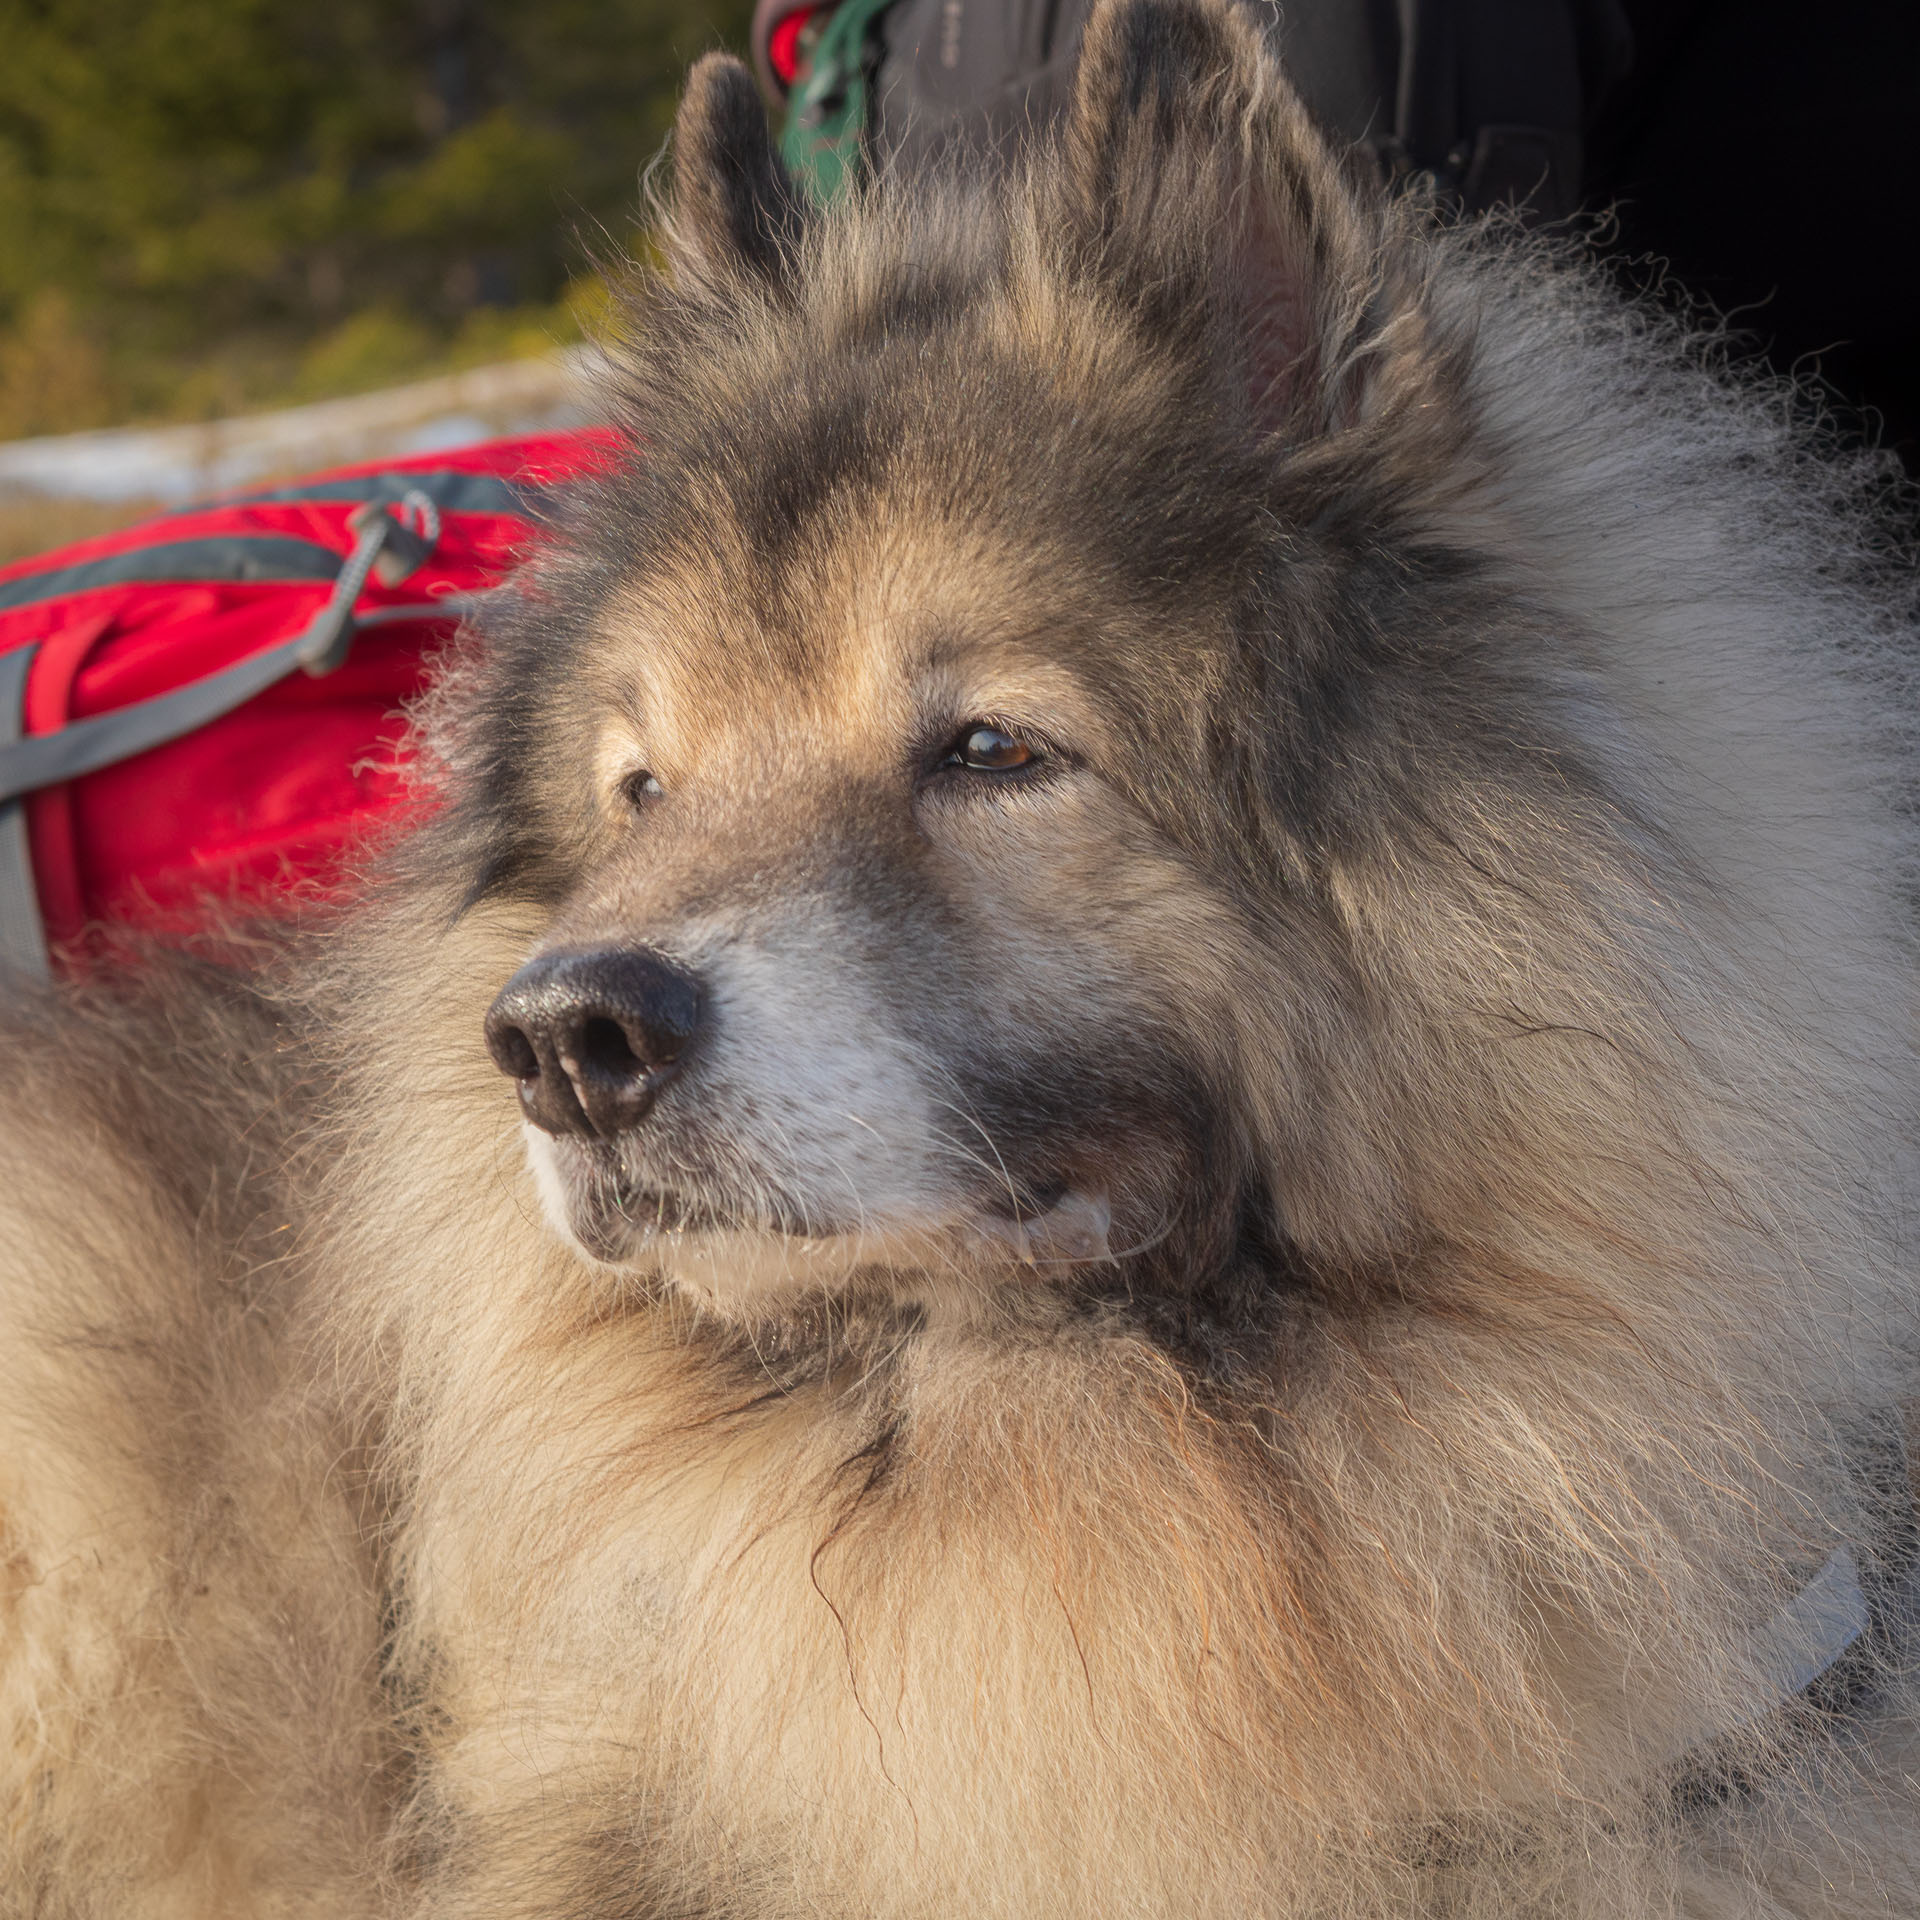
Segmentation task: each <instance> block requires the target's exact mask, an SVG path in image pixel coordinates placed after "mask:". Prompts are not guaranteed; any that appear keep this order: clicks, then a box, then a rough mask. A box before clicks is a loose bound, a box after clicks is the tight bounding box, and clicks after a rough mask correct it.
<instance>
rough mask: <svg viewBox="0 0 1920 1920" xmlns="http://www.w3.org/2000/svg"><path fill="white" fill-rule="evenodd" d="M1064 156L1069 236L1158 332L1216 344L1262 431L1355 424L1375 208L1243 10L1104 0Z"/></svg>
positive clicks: (1374, 267)
mask: <svg viewBox="0 0 1920 1920" xmlns="http://www.w3.org/2000/svg"><path fill="white" fill-rule="evenodd" d="M1064 158H1065V161H1066V167H1065V171H1064V187H1065V192H1066V195H1067V202H1068V204H1067V206H1066V209H1065V219H1066V221H1067V223H1068V226H1069V230H1070V233H1071V234H1072V236H1073V238H1074V239H1075V241H1076V242H1077V244H1078V247H1079V250H1080V251H1081V254H1082V257H1083V258H1086V259H1088V260H1089V261H1090V263H1091V265H1092V268H1093V270H1094V271H1095V272H1096V273H1097V274H1098V275H1099V276H1100V277H1101V278H1102V279H1104V280H1105V281H1106V282H1107V283H1108V285H1109V286H1110V287H1111V288H1113V289H1114V290H1116V291H1118V292H1119V293H1120V295H1121V297H1122V298H1123V300H1124V301H1125V303H1126V304H1127V306H1128V308H1129V310H1130V311H1132V312H1133V313H1134V314H1135V315H1136V316H1137V317H1138V318H1139V319H1140V320H1141V321H1142V322H1143V323H1144V324H1146V325H1147V326H1149V327H1151V328H1154V329H1156V330H1157V331H1161V332H1164V334H1165V336H1166V337H1167V339H1168V341H1169V342H1170V343H1172V344H1179V343H1190V342H1193V341H1195V340H1196V338H1201V337H1204V338H1205V340H1206V343H1207V350H1208V352H1209V353H1210V354H1211V355H1212V356H1213V358H1214V360H1215V363H1216V364H1229V365H1233V366H1235V367H1237V368H1238V370H1239V373H1240V376H1241V378H1242V379H1243V381H1244V383H1245V392H1246V397H1247V400H1248V403H1249V405H1250V407H1251V409H1252V412H1253V414H1254V416H1255V418H1256V419H1257V421H1258V422H1259V424H1260V425H1261V426H1262V427H1263V428H1265V429H1268V430H1282V429H1286V430H1291V431H1294V432H1306V433H1312V432H1314V431H1326V430H1329V429H1332V428H1335V427H1337V426H1338V425H1340V424H1343V423H1345V422H1346V421H1349V420H1351V418H1352V417H1353V415H1354V413H1355V411H1356V409H1357V407H1358V404H1359V391H1358V389H1359V385H1360V382H1361V380H1362V378H1363V377H1364V376H1363V372H1362V370H1361V366H1360V360H1361V359H1363V358H1364V356H1363V355H1359V353H1358V350H1359V348H1360V347H1361V344H1362V341H1363V339H1364V336H1365V333H1366V330H1367V328H1368V325H1369V321H1370V318H1371V317H1372V316H1373V309H1374V302H1375V294H1376V292H1377V290H1378V284H1379V281H1378V274H1379V267H1378V261H1379V255H1380V243H1379V226H1378V218H1377V214H1376V211H1375V209H1374V208H1373V207H1372V206H1371V204H1370V203H1369V202H1368V201H1367V200H1366V199H1365V197H1364V196H1363V195H1362V194H1361V192H1360V191H1359V190H1358V189H1357V188H1356V186H1355V185H1354V184H1353V183H1352V182H1351V181H1350V180H1349V179H1348V178H1347V176H1346V175H1345V174H1344V173H1343V172H1342V170H1341V167H1340V165H1339V163H1338V162H1337V161H1336V160H1335V158H1334V156H1333V154H1332V152H1331V150H1330V149H1329V148H1328V146H1327V144H1326V142H1325V141H1324V140H1322V139H1321V137H1320V135H1319V134H1318V133H1317V132H1316V131H1315V129H1314V128H1313V126H1312V124H1311V123H1310V122H1309V120H1308V118H1307V114H1306V110H1305V109H1304V108H1303V107H1302V106H1301V104H1300V101H1299V98H1298V97H1297V96H1296V95H1295V93H1294V92H1293V89H1292V88H1291V87H1290V86H1289V85H1288V84H1287V81H1286V79H1285V77H1284V75H1283V74H1282V73H1281V71H1280V67H1279V63H1278V62H1277V61H1276V60H1275V59H1274V57H1273V55H1272V53H1271V51H1270V50H1269V49H1268V46H1267V43H1266V37H1265V35H1264V34H1263V33H1262V31H1261V29H1260V26H1259V24H1258V22H1257V21H1256V20H1255V19H1254V17H1253V15H1252V13H1251V11H1250V10H1249V8H1248V7H1247V6H1246V5H1244V4H1242V0H1097V4H1096V5H1095V7H1094V10H1093V13H1092V15H1091V17H1090V18H1089V20H1088V23H1087V30H1086V37H1085V40H1084V41H1083V43H1082V51H1081V57H1080V68H1079V73H1078V75H1077V79H1076V85H1075V90H1074V98H1073V105H1072V110H1071V112H1070V113H1069V115H1068V119H1067V128H1066V134H1065V155H1064ZM1222 336H1224V338H1223V337H1222Z"/></svg>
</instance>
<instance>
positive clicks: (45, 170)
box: [0, 0, 748, 560]
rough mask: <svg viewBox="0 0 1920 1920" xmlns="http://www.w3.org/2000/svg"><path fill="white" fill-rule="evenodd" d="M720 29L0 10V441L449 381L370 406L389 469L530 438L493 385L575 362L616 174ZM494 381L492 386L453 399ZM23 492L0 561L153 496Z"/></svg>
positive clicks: (653, 11) (317, 9) (1, 496)
mask: <svg viewBox="0 0 1920 1920" xmlns="http://www.w3.org/2000/svg"><path fill="white" fill-rule="evenodd" d="M747 14H748V4H747V0H0V441H16V440H19V439H21V438H22V437H25V436H39V435H54V434H70V433H75V432H78V431H81V430H85V429H90V428H104V427H109V426H125V425H129V424H157V423H167V422H194V421H207V420H214V419H217V418H220V417H223V416H229V415H235V414H241V413H251V412H255V411H258V410H261V409H271V408H283V407H291V406H296V405H300V404H302V403H314V402H320V401H326V400H330V399H333V398H335V397H337V396H342V395H350V394H357V393H367V392H369V391H371V390H374V389H385V388H389V387H392V386H394V385H396V384H398V383H414V382H423V381H429V380H433V379H435V378H436V377H438V376H446V375H451V374H461V375H462V376H463V377H462V378H461V379H459V380H455V381H452V382H449V383H446V384H444V385H441V386H434V387H429V388H425V389H423V390H422V393H421V394H420V395H418V396H416V401H417V404H416V403H415V402H411V401H403V402H400V403H397V408H396V409H395V410H397V411H399V412H405V411H407V410H408V409H409V407H411V408H412V409H413V410H414V411H416V412H419V413H421V415H422V419H421V422H420V423H419V427H418V431H417V432H416V433H415V435H414V439H415V441H416V443H424V444H431V437H432V434H433V432H434V431H435V426H434V419H435V408H436V406H438V407H439V409H440V414H441V416H446V417H451V416H463V417H465V416H471V417H477V418H478V419H479V420H481V421H482V422H483V423H484V424H486V425H487V426H489V427H494V426H507V425H512V424H516V423H517V421H518V419H519V418H520V417H521V416H525V417H526V418H528V419H532V418H534V417H536V416H539V415H540V414H541V413H542V408H543V401H542V389H541V385H540V374H539V372H538V371H537V369H535V368H531V367H524V363H526V362H528V361H529V360H531V359H534V358H536V357H537V356H541V355H551V354H553V353H554V352H555V350H556V349H558V348H563V347H565V346H566V345H567V344H568V343H570V342H573V341H577V340H578V339H579V338H580V335H581V331H582V326H583V323H586V322H589V321H590V319H591V315H592V311H593V309H594V307H595V306H596V305H597V303H598V302H599V301H600V299H601V297H602V289H601V286H600V283H599V281H598V279H597V278H596V277H595V275H594V271H593V256H594V255H595V254H598V255H600V256H602V257H604V256H605V255H606V254H607V253H608V252H609V251H614V252H617V251H619V250H621V249H624V248H628V247H630V246H633V245H635V244H637V238H636V234H635V229H634V226H633V215H634V209H635V207H636V205H637V201H638V190H637V180H638V174H639V171H640V169H641V168H642V166H644V164H645V163H646V162H647V160H648V159H650V158H651V157H652V155H653V154H654V153H655V151H656V150H657V149H658V147H659V145H660V142H661V140H662V138H663V137H664V135H665V133H666V130H667V127H668V125H669V123H670V120H671V115H672V109H673V102H674V98H675V95H676V92H677V89H678V85H679V81H680V78H681V75H682V74H683V73H684V71H685V67H686V64H687V62H688V61H689V60H691V59H692V58H694V57H695V56H696V55H698V54H699V53H700V52H702V51H703V50H705V49H706V48H707V47H709V46H712V45H715V44H719V43H725V44H729V45H732V46H734V47H736V48H739V47H741V46H743V45H744V41H745V36H746V29H747ZM510 363H522V365H523V369H524V370H522V371H518V372H512V373H509V374H507V375H506V376H505V377H504V383H503V380H502V378H500V377H496V376H494V375H493V374H491V373H490V374H488V375H486V376H481V377H475V376H474V375H473V373H472V371H471V370H474V369H489V370H493V369H500V368H502V367H504V366H507V365H509V364H510ZM560 384H561V383H560V382H559V380H558V378H557V376H554V377H550V378H549V380H548V385H549V386H550V387H552V389H553V394H552V398H551V400H550V402H548V403H545V404H546V410H547V411H552V410H553V409H554V408H557V407H559V406H561V405H562V404H563V402H562V399H561V395H560ZM503 395H504V397H502V396H503ZM316 417H317V418H318V419H319V420H320V421H321V422H323V423H324V422H325V421H326V420H328V419H330V418H332V419H342V420H344V419H345V417H346V416H345V415H344V414H336V415H321V416H316ZM404 426H405V423H402V431H403V432H404ZM442 431H443V437H447V436H449V435H451V434H452V432H453V429H452V428H443V429H442ZM336 438H337V436H336ZM349 438H350V436H349ZM321 442H322V444H321V445H320V449H319V457H321V458H333V457H340V458H351V457H354V450H353V447H352V446H350V445H348V444H347V443H346V442H342V443H341V444H340V445H335V444H333V443H331V442H328V441H326V437H325V435H324V433H323V434H322V435H321ZM153 444H155V445H158V446H161V447H165V446H170V445H174V444H178V445H180V446H182V447H186V446H189V445H191V444H196V443H194V442H191V441H190V440H189V439H187V438H185V437H180V436H176V437H175V438H174V439H173V440H169V441H163V442H157V443H153ZM379 450H381V451H384V450H386V449H379ZM263 457H267V456H263ZM123 464H124V463H123ZM256 464H258V463H257V462H256ZM269 464H271V461H270V457H269ZM295 464H298V462H297V461H296V462H295ZM136 465H137V463H136ZM129 471H131V469H130V470H129ZM216 477H218V478H220V479H223V480H224V479H227V478H230V477H234V476H232V475H229V474H227V473H224V472H222V473H220V474H218V475H217V476H216ZM238 477H251V476H250V475H241V476H238ZM42 478H43V479H44V476H42ZM27 480H28V482H29V484H25V485H23V484H22V477H21V474H19V473H15V474H12V475H8V474H6V473H0V560H4V559H7V558H11V557H14V556H15V555H17V554H20V553H23V552H30V551H33V550H34V549H35V548H36V547H39V546H44V545H47V544H50V543H51V542H53V541H55V540H59V539H65V538H71V537H75V536H77V535H79V534H82V533H86V532H91V531H95V530H98V529H99V528H100V527H103V526H105V525H109V524H116V523H117V522H118V521H121V520H125V519H128V518H131V517H133V515H134V514H135V513H136V512H138V511H139V510H140V508H141V507H142V506H144V505H146V504H149V503H150V502H151V501H152V500H154V499H159V498H164V497H165V493H166V490H165V488H164V487H162V486H160V485H159V484H158V483H157V482H156V481H155V480H154V478H153V476H152V475H151V474H149V475H147V476H146V477H144V478H142V477H141V476H139V475H138V474H137V473H136V474H134V477H133V479H132V480H130V481H129V482H128V484H131V485H137V486H139V487H142V488H144V489H145V490H146V491H145V496H144V497H143V498H139V499H128V498H125V497H123V498H121V499H118V500H113V499H102V498H100V497H99V495H100V491H101V490H100V489H99V488H98V487H95V488H93V489H92V490H91V493H89V491H88V490H87V489H86V488H85V487H82V486H80V485H79V484H78V483H74V484H69V485H65V486H62V485H59V484H52V485H44V486H43V485H38V484H32V483H31V482H32V476H31V475H28V476H27ZM108 491H111V489H108Z"/></svg>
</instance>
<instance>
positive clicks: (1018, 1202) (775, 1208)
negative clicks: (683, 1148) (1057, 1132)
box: [534, 1136, 1113, 1279]
mask: <svg viewBox="0 0 1920 1920" xmlns="http://www.w3.org/2000/svg"><path fill="white" fill-rule="evenodd" d="M534 1158H535V1166H536V1173H537V1175H538V1176H539V1179H540V1185H541V1188H542V1192H543V1198H544V1199H545V1200H546V1202H547V1210H548V1213H549V1216H550V1217H551V1218H552V1220H553V1223H554V1225H555V1226H557V1227H559V1228H560V1229H561V1230H562V1231H563V1232H564V1233H565V1234H566V1235H567V1237H568V1238H569V1239H571V1240H572V1241H573V1242H574V1243H575V1244H576V1245H577V1246H578V1247H579V1248H580V1249H581V1251H582V1252H584V1253H585V1254H587V1255H588V1256H589V1257H590V1258H591V1259H593V1260H595V1261H598V1262H600V1263H601V1264H603V1265H607V1266H615V1267H636V1266H649V1265H653V1266H660V1267H662V1268H663V1269H667V1270H672V1269H675V1268H677V1267H679V1266H681V1265H683V1264H685V1261H686V1260H687V1258H689V1257H690V1256H695V1255H697V1256H698V1258H699V1260H700V1262H701V1263H702V1264H703V1265H706V1264H712V1263H714V1262H715V1261H717V1260H720V1259H722V1258H724V1257H725V1250H726V1248H727V1247H728V1245H729V1243H731V1245H732V1246H733V1248H734V1249H735V1250H736V1251H738V1250H742V1249H745V1248H747V1247H749V1246H752V1245H753V1244H755V1243H758V1245H759V1246H760V1247H762V1248H766V1247H768V1246H769V1245H776V1246H780V1247H784V1249H785V1253H784V1254H783V1255H782V1256H781V1258H782V1259H783V1261H785V1262H786V1263H787V1264H788V1266H789V1268H790V1270H791V1271H792V1272H793V1273H794V1275H795V1277H796V1279H797V1278H799V1277H801V1276H802V1275H803V1274H807V1273H812V1274H813V1275H814V1277H815V1278H817V1279H824V1278H826V1277H827V1274H826V1269H828V1268H836V1269H837V1268H839V1267H842V1266H845V1267H848V1268H851V1267H854V1266H888V1265H895V1264H902V1265H919V1264H920V1263H921V1262H923V1261H930V1262H932V1263H934V1264H937V1265H940V1266H942V1267H948V1268H951V1267H955V1266H966V1267H972V1268H979V1267H987V1268H1025V1269H1035V1270H1045V1269H1050V1268H1051V1269H1058V1268H1065V1267H1073V1266H1081V1265H1086V1264H1089V1263H1094V1262H1099V1261H1105V1260H1108V1259H1110V1258H1111V1257H1112V1249H1111V1237H1112V1228H1113V1210H1112V1206H1111V1203H1110V1202H1109V1200H1108V1197H1107V1195H1106V1194H1105V1192H1104V1191H1101V1190H1099V1189H1098V1188H1097V1187H1094V1186H1092V1185H1090V1184H1087V1183H1084V1182H1076V1181H1074V1180H1072V1179H1070V1178H1068V1177H1066V1176H1064V1175H1049V1176H1046V1177H1043V1178H1038V1179H1034V1180H1032V1181H1027V1182H1021V1183H1019V1184H1017V1185H1011V1186H1009V1187H1006V1188H1002V1189H999V1190H996V1191H995V1192H993V1193H990V1194H987V1195H983V1196H982V1197H981V1198H980V1199H979V1200H978V1201H977V1202H964V1201H963V1202H959V1203H957V1204H956V1205H955V1207H954V1208H953V1209H952V1210H951V1211H950V1212H948V1213H947V1214H945V1215H944V1216H943V1217H941V1218H939V1219H935V1220H930V1221H924V1222H900V1223H887V1222H877V1221H873V1220H851V1219H842V1218H839V1217H837V1216H834V1215H831V1214H825V1213H823V1212H822V1211H821V1210H820V1209H819V1208H817V1207H808V1206H804V1205H802V1204H801V1203H800V1202H799V1201H797V1200H796V1199H794V1198H793V1197H792V1196H790V1195H787V1194H784V1193H782V1192H780V1191H779V1190H778V1189H777V1188H774V1187H771V1186H769V1185H766V1184H764V1183H760V1182H756V1187H757V1189H758V1190H757V1191H756V1193H755V1195H754V1200H753V1203H752V1204H747V1203H745V1202H743V1201H740V1200H737V1199H734V1198H732V1197H730V1196H729V1195H728V1194H727V1193H726V1191H725V1190H724V1188H722V1187H721V1186H720V1185H719V1184H718V1183H707V1182H702V1183H701V1184H700V1185H699V1186H698V1187H679V1186H675V1185H669V1184H666V1183H664V1182H659V1181H656V1180H651V1179H648V1178H646V1177H644V1176H642V1175H638V1174H636V1173H635V1171H634V1170H633V1169H632V1168H630V1167H629V1166H627V1165H626V1164H625V1161H624V1159H623V1157H622V1156H621V1154H620V1153H619V1152H618V1150H617V1149H611V1148H608V1147H606V1146H603V1145H600V1144H598V1143H590V1142H572V1141H569V1142H565V1143H561V1142H555V1141H551V1140H549V1139H547V1138H546V1137H544V1136H542V1137H540V1138H539V1139H538V1140H536V1141H535V1144H534Z"/></svg>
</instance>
